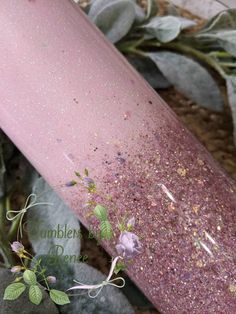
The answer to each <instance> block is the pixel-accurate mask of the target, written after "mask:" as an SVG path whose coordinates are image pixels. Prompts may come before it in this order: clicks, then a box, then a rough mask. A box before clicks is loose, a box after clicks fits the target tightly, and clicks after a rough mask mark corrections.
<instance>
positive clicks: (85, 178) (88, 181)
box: [83, 177, 95, 188]
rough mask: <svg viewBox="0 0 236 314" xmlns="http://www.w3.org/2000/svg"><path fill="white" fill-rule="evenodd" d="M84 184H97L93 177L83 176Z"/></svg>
mask: <svg viewBox="0 0 236 314" xmlns="http://www.w3.org/2000/svg"><path fill="white" fill-rule="evenodd" d="M83 184H84V186H85V187H86V188H91V187H94V186H95V183H94V181H93V179H91V178H89V177H84V178H83Z"/></svg>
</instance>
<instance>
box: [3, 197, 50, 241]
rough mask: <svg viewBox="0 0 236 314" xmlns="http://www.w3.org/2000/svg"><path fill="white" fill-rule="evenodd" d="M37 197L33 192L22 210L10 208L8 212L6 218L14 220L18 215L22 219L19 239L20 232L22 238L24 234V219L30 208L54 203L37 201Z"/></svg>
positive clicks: (19, 227)
mask: <svg viewBox="0 0 236 314" xmlns="http://www.w3.org/2000/svg"><path fill="white" fill-rule="evenodd" d="M36 199H37V195H36V194H34V193H32V194H30V195H29V196H28V197H27V199H26V202H25V205H24V207H23V208H22V209H21V210H9V211H7V213H6V218H7V219H8V220H9V221H13V220H15V219H17V218H18V217H19V219H20V221H19V226H18V231H17V239H18V236H19V234H20V236H21V238H22V236H23V230H22V221H23V218H24V215H25V214H26V213H27V211H28V209H30V208H32V207H34V206H37V205H52V204H51V203H41V202H38V203H36Z"/></svg>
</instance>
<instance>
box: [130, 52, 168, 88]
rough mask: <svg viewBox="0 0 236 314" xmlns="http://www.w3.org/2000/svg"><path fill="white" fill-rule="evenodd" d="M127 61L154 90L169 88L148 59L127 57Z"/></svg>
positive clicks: (162, 76) (165, 80)
mask: <svg viewBox="0 0 236 314" xmlns="http://www.w3.org/2000/svg"><path fill="white" fill-rule="evenodd" d="M128 61H129V62H130V63H131V64H132V65H133V67H134V68H135V69H136V70H137V71H138V72H139V73H140V74H141V75H142V76H143V78H144V79H145V80H146V81H147V82H148V83H149V84H150V85H151V86H152V87H153V88H154V89H165V88H168V87H170V86H171V84H170V83H169V82H168V81H167V79H166V78H165V77H164V75H163V74H162V73H161V71H160V70H159V69H158V68H157V67H156V66H155V63H154V62H153V61H152V60H151V59H150V58H138V57H128Z"/></svg>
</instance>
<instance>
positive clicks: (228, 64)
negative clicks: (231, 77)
mask: <svg viewBox="0 0 236 314" xmlns="http://www.w3.org/2000/svg"><path fill="white" fill-rule="evenodd" d="M219 64H220V65H221V66H222V67H226V68H236V63H233V62H219Z"/></svg>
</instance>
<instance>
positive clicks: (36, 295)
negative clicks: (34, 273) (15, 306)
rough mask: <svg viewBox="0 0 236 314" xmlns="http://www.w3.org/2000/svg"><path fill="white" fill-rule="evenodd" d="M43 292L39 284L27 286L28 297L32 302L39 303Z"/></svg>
mask: <svg viewBox="0 0 236 314" xmlns="http://www.w3.org/2000/svg"><path fill="white" fill-rule="evenodd" d="M42 298H43V294H42V291H41V290H40V288H39V286H37V285H32V286H30V288H29V299H30V301H31V302H32V303H33V304H36V305H39V304H40V302H41V301H42Z"/></svg>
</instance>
